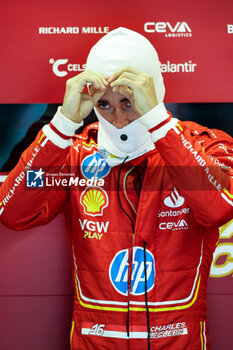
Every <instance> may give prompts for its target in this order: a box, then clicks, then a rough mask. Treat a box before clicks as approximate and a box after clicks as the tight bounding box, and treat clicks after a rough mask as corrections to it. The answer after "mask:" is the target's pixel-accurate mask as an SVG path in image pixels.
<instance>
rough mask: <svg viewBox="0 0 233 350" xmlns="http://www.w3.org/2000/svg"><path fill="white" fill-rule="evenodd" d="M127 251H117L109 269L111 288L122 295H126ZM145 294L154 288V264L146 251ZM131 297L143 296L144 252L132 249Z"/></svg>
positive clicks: (139, 249) (140, 249)
mask: <svg viewBox="0 0 233 350" xmlns="http://www.w3.org/2000/svg"><path fill="white" fill-rule="evenodd" d="M128 269H129V250H128V249H124V250H121V251H119V252H118V253H117V254H116V255H115V256H114V258H113V260H112V262H111V264H110V267H109V278H110V281H111V283H112V285H113V287H114V288H115V289H116V290H117V292H118V293H120V294H122V295H127V294H128ZM146 272H147V292H149V291H150V290H151V289H152V288H153V287H154V281H155V263H154V257H153V255H152V253H151V252H150V251H148V250H146ZM130 293H131V294H132V295H142V294H145V270H144V250H143V248H142V247H134V248H133V257H132V272H131V288H130Z"/></svg>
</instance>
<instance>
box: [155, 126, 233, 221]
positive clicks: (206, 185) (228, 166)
mask: <svg viewBox="0 0 233 350" xmlns="http://www.w3.org/2000/svg"><path fill="white" fill-rule="evenodd" d="M168 123H169V121H168ZM170 123H171V122H170ZM171 125H173V126H172V128H171V129H170V130H169V131H168V132H167V133H166V135H165V136H164V135H162V137H160V138H157V140H155V141H156V142H155V145H156V147H157V149H158V151H159V152H160V154H161V156H162V158H163V159H164V161H165V164H166V166H167V169H168V172H169V175H170V178H171V182H172V183H173V184H174V186H176V188H177V189H178V191H179V192H181V193H182V194H183V196H184V197H185V198H186V199H187V201H188V202H189V205H190V207H191V208H192V210H193V213H194V216H195V218H196V220H197V221H198V222H199V223H201V224H202V225H205V226H220V225H222V224H224V223H225V222H227V221H229V220H230V219H232V216H233V140H232V138H231V137H230V136H229V135H227V134H225V133H224V132H222V131H219V130H214V131H212V130H209V129H207V128H204V127H201V126H199V125H197V124H195V123H191V122H180V121H177V122H176V125H175V124H174V123H173V124H171ZM152 135H153V134H152ZM157 136H158V135H157Z"/></svg>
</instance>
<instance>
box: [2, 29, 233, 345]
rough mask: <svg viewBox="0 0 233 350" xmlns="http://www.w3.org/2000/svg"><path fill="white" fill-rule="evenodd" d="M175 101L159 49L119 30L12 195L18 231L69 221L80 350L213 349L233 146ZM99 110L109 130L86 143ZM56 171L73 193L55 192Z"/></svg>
mask: <svg viewBox="0 0 233 350" xmlns="http://www.w3.org/2000/svg"><path fill="white" fill-rule="evenodd" d="M164 94H165V88H164V83H163V78H162V75H161V72H160V62H159V59H158V55H157V52H156V51H155V49H154V47H153V46H152V45H151V44H150V42H149V41H148V40H147V39H146V38H145V37H143V36H142V35H140V34H138V33H136V32H134V31H132V30H129V29H126V28H118V29H116V30H113V31H111V32H110V33H108V34H107V35H105V36H104V37H102V38H101V39H100V40H99V41H98V42H97V43H96V44H95V45H94V46H93V47H92V49H91V51H90V53H89V55H88V58H87V62H86V70H85V71H84V72H82V73H80V74H79V75H77V76H75V77H73V78H71V79H69V80H68V81H67V85H66V92H65V97H64V101H63V105H62V106H60V107H59V108H58V111H57V113H56V114H55V116H54V118H53V119H52V121H51V122H50V124H48V125H45V126H44V127H43V129H42V130H41V131H40V132H39V133H38V135H37V137H36V139H35V141H34V142H33V143H32V144H31V146H30V147H29V148H28V149H27V150H26V151H24V153H23V154H22V156H21V158H20V160H19V162H18V164H17V166H16V167H15V168H14V169H13V170H12V171H11V173H10V174H9V176H8V177H7V179H6V181H5V183H4V184H3V186H2V187H1V195H0V202H1V216H0V217H1V221H2V223H4V224H5V225H7V226H9V227H11V228H13V229H16V230H23V229H27V228H29V227H33V226H35V225H41V224H46V223H48V222H49V221H51V220H52V219H53V218H54V217H55V215H56V214H57V213H58V212H61V211H63V212H64V213H65V217H66V228H67V235H68V240H69V246H70V253H71V256H72V261H73V266H72V272H73V286H74V294H75V295H74V304H73V318H72V326H71V349H72V350H81V349H82V350H84V349H88V350H96V349H101V350H102V349H114V350H119V349H120V350H129V349H133V350H141V349H158V350H162V349H166V350H167V349H169V350H177V349H179V350H196V349H209V337H208V327H207V319H206V286H207V279H208V276H209V270H210V265H211V262H212V255H213V251H214V249H215V246H216V243H217V240H218V227H219V226H220V225H222V224H224V223H226V222H227V221H228V220H230V219H231V218H232V209H233V189H232V183H233V182H232V165H233V162H232V160H233V155H232V153H233V142H232V139H231V137H230V136H228V135H227V134H225V133H224V132H222V131H219V130H210V129H208V128H206V127H202V126H200V125H198V124H196V123H193V122H183V121H180V120H178V119H176V118H173V117H172V115H171V114H170V113H169V112H167V110H166V108H165V106H164V104H163V99H164ZM93 108H94V110H95V113H96V115H97V118H98V122H96V123H94V124H91V125H89V126H88V127H86V128H85V129H84V131H83V133H82V134H81V135H76V134H75V130H76V129H78V127H79V126H80V125H82V123H83V119H84V118H85V117H87V116H88V115H89V114H90V112H91V111H92V110H93ZM222 145H224V147H222ZM47 172H48V173H57V174H59V176H61V177H63V176H64V178H65V179H66V180H67V183H68V184H69V186H66V187H65V186H63V187H62V186H60V188H59V189H58V187H57V185H56V184H54V186H53V187H50V188H49V189H48V188H46V185H45V184H46V173H47ZM69 174H75V178H76V179H79V181H76V182H75V181H74V179H73V180H72V181H70V178H69V176H70V175H69ZM32 176H34V178H33V179H32ZM91 179H92V180H93V179H94V180H95V182H88V180H91ZM32 186H34V187H35V188H34V189H33V190H32V189H30V190H27V187H32ZM43 186H44V187H43ZM39 187H40V188H39ZM10 190H12V192H11V196H10V197H9V196H8V194H9V191H10ZM7 196H8V197H9V198H8V197H7ZM22 196H23V197H24V206H23V207H22V205H21V198H22ZM5 198H8V200H4V199H5Z"/></svg>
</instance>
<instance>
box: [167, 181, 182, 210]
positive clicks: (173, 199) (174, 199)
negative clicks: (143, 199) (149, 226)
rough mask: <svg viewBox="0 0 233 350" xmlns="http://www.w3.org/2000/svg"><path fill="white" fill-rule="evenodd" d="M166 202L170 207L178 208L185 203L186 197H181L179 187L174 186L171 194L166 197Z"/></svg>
mask: <svg viewBox="0 0 233 350" xmlns="http://www.w3.org/2000/svg"><path fill="white" fill-rule="evenodd" d="M164 204H165V205H166V206H167V207H169V208H178V207H181V206H182V205H183V204H184V197H181V196H180V195H179V193H178V191H177V189H176V188H175V186H174V188H173V190H172V192H171V194H170V196H168V197H166V198H165V199H164Z"/></svg>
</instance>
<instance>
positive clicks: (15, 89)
mask: <svg viewBox="0 0 233 350" xmlns="http://www.w3.org/2000/svg"><path fill="white" fill-rule="evenodd" d="M232 10H233V2H232V1H231V0H223V1H222V2H221V4H220V3H219V2H213V1H211V0H206V1H200V0H197V1H195V2H193V3H191V4H190V3H187V2H186V1H184V0H182V1H179V2H174V1H172V0H167V1H166V5H164V3H162V2H160V3H158V2H155V1H152V0H144V1H139V0H135V1H123V0H119V1H117V2H106V1H104V0H99V1H95V0H89V1H86V2H80V1H75V0H69V1H67V2H64V1H61V0H57V1H55V0H41V1H39V2H36V1H31V0H30V1H29V0H22V1H20V2H17V1H16V0H10V1H8V2H5V3H4V4H2V19H1V24H0V26H1V37H0V43H1V57H0V62H1V70H2V72H1V83H2V89H1V99H0V102H1V103H60V102H62V99H63V95H64V90H65V81H66V80H67V79H68V78H71V77H73V76H74V75H76V74H78V73H80V72H82V71H83V70H84V68H85V61H86V57H87V54H88V51H89V49H90V48H91V46H92V45H93V44H94V43H95V42H96V41H97V40H98V39H100V38H101V37H102V36H103V35H104V34H105V33H108V32H109V31H110V30H112V29H115V28H117V27H119V26H124V27H127V28H130V29H133V30H136V31H138V32H139V33H141V34H143V35H145V36H146V37H147V38H148V39H149V40H150V41H151V43H152V44H153V45H154V46H155V47H156V49H157V51H158V53H159V57H160V61H161V70H162V72H163V75H164V80H165V84H166V98H165V102H232V101H233V97H232V80H233V66H232V57H233V45H232V44H233V17H232ZM142 55H143V52H142Z"/></svg>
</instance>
